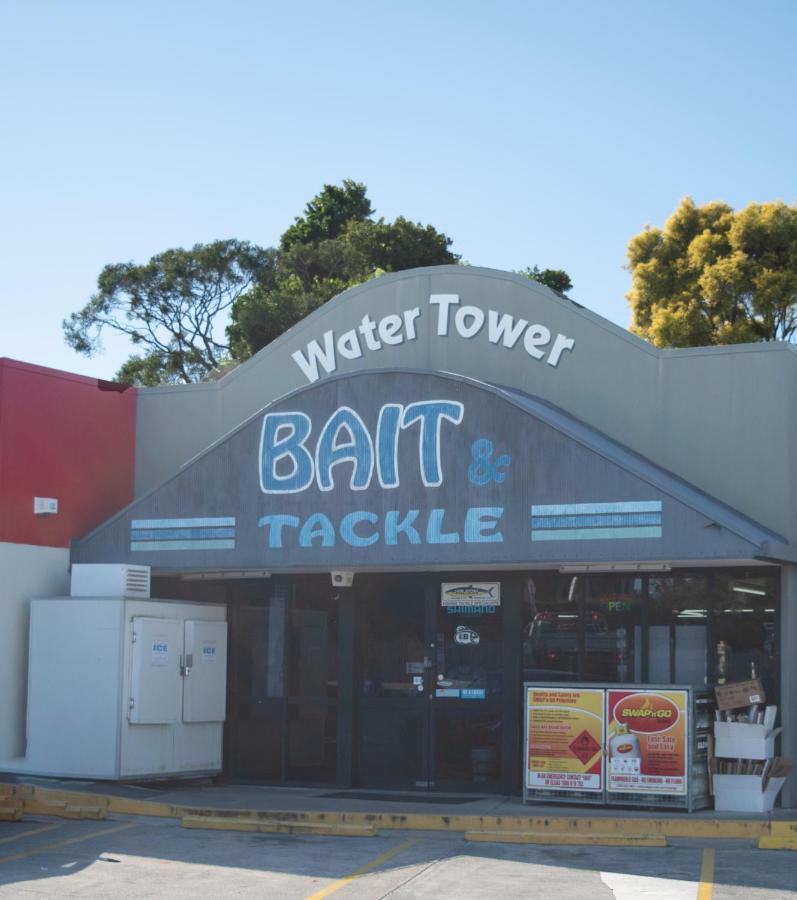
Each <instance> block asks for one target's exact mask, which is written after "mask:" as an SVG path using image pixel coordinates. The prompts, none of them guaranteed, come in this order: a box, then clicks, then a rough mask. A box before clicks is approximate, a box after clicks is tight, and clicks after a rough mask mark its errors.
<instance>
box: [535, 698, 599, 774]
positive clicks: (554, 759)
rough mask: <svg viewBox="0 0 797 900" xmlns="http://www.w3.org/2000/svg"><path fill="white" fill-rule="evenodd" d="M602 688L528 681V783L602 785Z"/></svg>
mask: <svg viewBox="0 0 797 900" xmlns="http://www.w3.org/2000/svg"><path fill="white" fill-rule="evenodd" d="M603 694H604V692H603V691H602V690H594V689H579V688H573V689H572V690H571V689H569V688H563V687H556V688H554V687H551V688H545V687H530V688H527V691H526V717H527V722H526V729H527V732H526V734H527V739H526V750H527V758H526V786H527V787H528V788H536V789H540V788H542V789H549V790H557V791H596V792H599V791H602V790H603V752H602V751H603V744H604V714H603V700H604V697H603Z"/></svg>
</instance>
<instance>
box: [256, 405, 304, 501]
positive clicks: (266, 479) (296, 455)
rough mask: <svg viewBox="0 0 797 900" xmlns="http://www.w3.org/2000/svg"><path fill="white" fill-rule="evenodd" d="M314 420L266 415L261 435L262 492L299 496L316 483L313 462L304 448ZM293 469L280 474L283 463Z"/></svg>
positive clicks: (289, 414) (292, 414)
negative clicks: (311, 484)
mask: <svg viewBox="0 0 797 900" xmlns="http://www.w3.org/2000/svg"><path fill="white" fill-rule="evenodd" d="M311 429H312V425H311V423H310V418H309V417H308V416H307V415H305V414H304V413H301V412H285V413H266V415H265V417H264V418H263V430H262V432H261V435H260V488H261V490H262V491H263V492H264V493H267V494H295V493H296V492H297V491H303V490H305V489H306V488H307V487H309V485H310V483H311V482H312V480H313V458H312V457H311V456H310V454H309V453H308V451H307V448H306V447H305V446H304V443H305V441H306V440H307V438H308V437H309V436H310V431H311ZM283 460H285V461H287V462H288V464H289V465H290V471H289V472H285V473H283V474H280V473H279V472H278V467H279V463H280V462H282V461H283Z"/></svg>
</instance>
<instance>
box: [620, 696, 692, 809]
mask: <svg viewBox="0 0 797 900" xmlns="http://www.w3.org/2000/svg"><path fill="white" fill-rule="evenodd" d="M686 710H687V692H686V691H616V690H608V691H607V692H606V720H607V726H608V735H607V738H608V742H607V750H608V771H607V779H608V786H607V787H608V790H609V791H612V792H616V793H622V792H626V793H635V794H644V793H649V794H685V793H686V735H687V728H686V725H687V712H686Z"/></svg>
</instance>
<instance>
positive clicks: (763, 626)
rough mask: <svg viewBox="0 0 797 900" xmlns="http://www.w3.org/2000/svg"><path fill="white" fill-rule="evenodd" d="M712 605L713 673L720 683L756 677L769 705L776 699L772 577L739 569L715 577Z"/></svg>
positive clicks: (775, 594) (775, 581) (774, 584)
mask: <svg viewBox="0 0 797 900" xmlns="http://www.w3.org/2000/svg"><path fill="white" fill-rule="evenodd" d="M715 591H716V593H715V606H714V670H715V678H716V681H717V682H718V683H723V682H726V681H745V680H747V679H748V678H753V677H755V678H760V679H761V683H762V686H763V688H764V693H765V694H766V696H767V700H768V701H770V702H773V701H774V702H777V698H778V670H779V665H778V647H777V639H776V622H777V611H778V595H779V583H778V576H777V575H776V574H769V573H767V574H761V573H760V572H756V571H755V570H746V571H745V570H739V572H738V574H737V573H736V572H730V573H727V574H722V575H718V576H717V579H716V588H715Z"/></svg>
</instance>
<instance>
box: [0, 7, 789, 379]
mask: <svg viewBox="0 0 797 900" xmlns="http://www.w3.org/2000/svg"><path fill="white" fill-rule="evenodd" d="M796 35H797V3H795V2H793V0H782V2H777V0H772V2H766V3H758V4H751V3H748V2H740V0H724V2H714V0H701V2H699V3H694V2H667V3H653V2H639V0H635V2H624V0H623V2H615V0H612V2H605V3H597V2H586V0H584V2H579V0H571V2H568V3H554V2H550V0H548V2H496V3H484V2H478V3H476V2H469V0H455V2H430V0H426V2H416V0H403V2H393V3H387V2H379V0H370V2H346V0H343V2H339V3H329V2H307V3H305V2H293V3H276V2H274V3H270V2H255V0H251V2H244V0H226V2H221V0H219V2H203V0H191V2H178V0H168V2H166V0H159V2H151V0H135V2H127V3H118V2H107V0H102V2H99V0H70V2H64V0H49V2H48V0H0V309H1V310H2V329H0V356H12V357H15V358H18V359H24V360H27V361H30V362H36V363H40V364H43V365H51V366H56V367H59V368H64V369H67V370H70V371H75V372H81V373H85V374H88V375H96V376H98V377H111V376H112V375H113V373H114V372H115V371H116V369H117V367H118V366H119V364H120V363H121V362H122V360H123V359H124V358H125V357H126V356H127V355H128V352H129V348H128V346H127V344H126V342H123V341H122V340H121V339H116V340H112V339H110V338H108V339H107V341H106V346H107V351H106V353H104V354H102V355H99V356H97V357H95V358H93V359H85V358H83V357H80V356H77V355H76V354H75V353H73V352H72V351H71V350H70V349H69V348H68V347H67V346H66V345H65V344H64V342H63V338H62V333H61V320H62V319H63V318H64V317H65V316H67V315H68V314H69V313H70V312H72V311H74V310H76V309H78V308H79V307H80V306H82V305H83V303H84V302H85V301H86V299H87V298H88V297H89V296H90V294H91V293H92V290H93V289H94V286H95V282H96V277H97V275H98V273H99V272H100V270H101V268H102V267H103V265H105V264H106V263H111V262H120V261H126V260H135V261H139V262H144V261H146V260H147V259H148V258H149V257H150V256H151V255H153V254H155V253H157V252H159V251H161V250H165V249H167V248H169V247H174V246H186V245H191V244H193V243H196V242H200V241H210V240H213V239H215V238H227V237H237V238H241V239H246V240H250V241H254V242H256V243H260V244H263V245H271V244H274V243H275V242H276V241H277V240H278V238H279V235H280V234H281V232H282V231H283V230H284V229H285V227H286V226H287V225H288V224H290V222H291V221H292V220H293V217H294V216H296V215H299V214H300V213H301V212H302V209H303V207H304V205H305V203H306V202H307V201H308V200H309V199H310V198H311V197H312V196H313V195H314V194H315V193H316V192H317V191H318V190H319V189H320V188H321V186H322V185H323V184H324V183H329V182H339V181H340V180H341V179H343V178H346V177H350V178H354V179H356V180H358V181H364V182H365V183H366V184H367V185H368V189H369V195H370V197H371V200H372V202H373V204H374V206H375V208H376V210H377V214H378V215H382V216H385V217H386V218H389V219H390V218H394V217H395V216H397V215H405V216H407V217H409V218H411V219H413V220H416V221H421V222H424V223H431V224H432V225H434V226H435V227H437V228H438V229H441V230H443V231H445V232H446V233H447V234H448V235H450V236H451V237H453V238H454V249H455V250H456V251H457V252H458V253H461V254H462V256H463V258H464V259H466V260H468V261H469V262H470V263H472V264H474V265H482V266H491V267H495V268H500V269H515V268H521V267H523V266H526V265H532V264H535V263H536V264H538V265H540V266H541V267H552V268H564V269H566V270H567V271H568V272H569V273H570V274H571V276H572V278H573V281H574V282H575V290H574V292H573V297H574V298H575V299H577V300H578V301H579V302H581V303H583V304H584V305H586V306H588V307H590V308H591V309H593V310H595V311H597V312H598V313H600V314H602V315H604V316H606V317H607V318H609V319H612V320H613V321H615V322H617V323H619V324H621V325H624V326H625V325H627V324H628V321H629V315H628V310H627V305H626V301H625V299H624V294H625V292H626V291H627V290H628V288H629V283H630V279H629V275H628V273H627V272H626V271H624V269H623V265H624V262H625V247H626V244H627V242H628V239H629V238H630V237H631V236H632V235H634V234H636V233H637V232H638V231H639V230H640V229H641V228H642V227H643V226H644V225H645V224H646V223H650V224H654V225H660V224H663V222H664V221H665V219H666V218H667V216H668V215H669V214H670V213H671V212H672V211H673V209H674V208H675V206H676V204H677V203H678V201H679V200H680V198H681V197H682V196H684V195H685V194H690V195H692V196H693V197H694V198H695V200H696V201H697V202H698V203H702V202H705V201H708V200H713V199H722V200H726V201H727V202H729V203H731V204H732V205H733V206H743V205H746V204H747V203H748V202H750V201H751V200H756V201H765V200H774V199H782V200H784V201H786V202H787V203H794V202H795V200H796V199H797V117H795V103H796V98H797V77H795V68H796V65H797V64H796V63H795V55H794V54H795V36H796Z"/></svg>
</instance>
